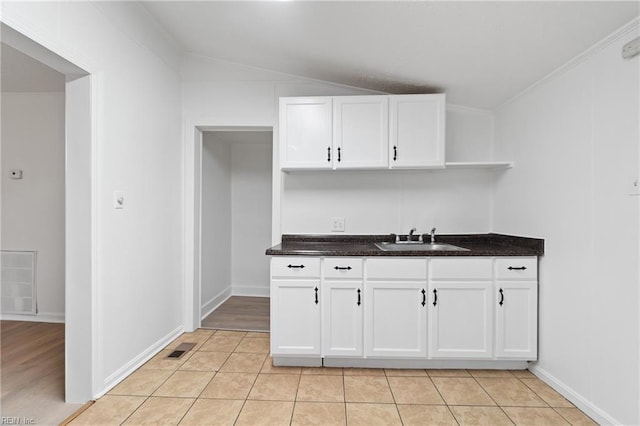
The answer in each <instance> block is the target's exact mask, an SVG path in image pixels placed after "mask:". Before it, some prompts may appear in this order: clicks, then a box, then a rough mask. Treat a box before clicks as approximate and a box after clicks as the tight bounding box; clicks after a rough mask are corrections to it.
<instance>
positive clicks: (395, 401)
mask: <svg viewBox="0 0 640 426" xmlns="http://www.w3.org/2000/svg"><path fill="white" fill-rule="evenodd" d="M382 373H383V374H384V379H385V381H386V382H387V386H388V387H389V393H390V394H391V398H392V399H393V404H394V406H395V407H396V413H398V418H399V419H400V423H401V424H404V422H403V421H402V415H401V414H400V408H399V407H398V401H397V400H396V396H395V394H394V393H393V388H392V387H391V383H389V376H387V371H386V370H384V369H383V370H382Z"/></svg>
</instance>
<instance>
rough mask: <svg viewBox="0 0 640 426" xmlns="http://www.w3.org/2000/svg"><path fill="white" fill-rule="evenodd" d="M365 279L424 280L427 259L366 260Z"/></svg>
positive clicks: (425, 277)
mask: <svg viewBox="0 0 640 426" xmlns="http://www.w3.org/2000/svg"><path fill="white" fill-rule="evenodd" d="M366 269H367V278H368V279H374V280H375V279H378V280H426V279H427V259H367V267H366Z"/></svg>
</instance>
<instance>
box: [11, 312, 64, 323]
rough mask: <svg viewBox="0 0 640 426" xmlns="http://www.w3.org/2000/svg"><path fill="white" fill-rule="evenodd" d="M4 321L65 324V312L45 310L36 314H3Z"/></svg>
mask: <svg viewBox="0 0 640 426" xmlns="http://www.w3.org/2000/svg"><path fill="white" fill-rule="evenodd" d="M0 320H2V321H30V322H51V323H56V324H60V323H62V324H64V314H60V313H49V312H43V313H38V314H36V315H20V314H2V315H0Z"/></svg>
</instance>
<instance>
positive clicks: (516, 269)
mask: <svg viewBox="0 0 640 426" xmlns="http://www.w3.org/2000/svg"><path fill="white" fill-rule="evenodd" d="M507 269H508V270H510V271H524V270H525V269H527V267H526V266H509V267H508V268H507Z"/></svg>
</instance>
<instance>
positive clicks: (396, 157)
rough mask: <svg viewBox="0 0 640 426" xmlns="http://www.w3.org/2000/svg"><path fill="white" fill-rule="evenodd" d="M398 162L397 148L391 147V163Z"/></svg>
mask: <svg viewBox="0 0 640 426" xmlns="http://www.w3.org/2000/svg"><path fill="white" fill-rule="evenodd" d="M397 160H398V147H397V146H394V147H393V161H397Z"/></svg>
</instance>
